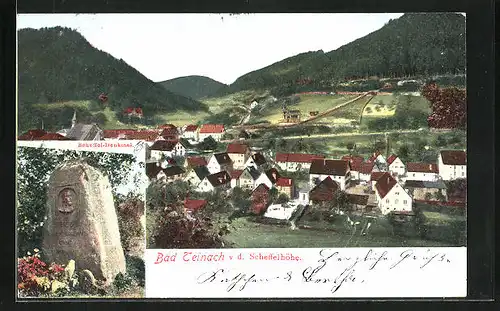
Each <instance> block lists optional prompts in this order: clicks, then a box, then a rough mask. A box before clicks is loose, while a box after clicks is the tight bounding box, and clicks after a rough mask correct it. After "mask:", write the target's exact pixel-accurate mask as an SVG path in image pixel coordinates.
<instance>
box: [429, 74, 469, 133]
mask: <svg viewBox="0 0 500 311" xmlns="http://www.w3.org/2000/svg"><path fill="white" fill-rule="evenodd" d="M422 96H424V97H425V98H426V99H427V100H428V101H429V102H430V106H431V109H432V113H431V115H430V116H429V117H428V119H427V120H428V124H429V127H433V128H465V127H466V124H467V103H466V93H465V90H461V89H458V88H456V87H451V88H444V89H440V88H439V87H438V86H437V85H436V84H435V83H432V82H431V83H428V84H426V85H425V86H424V87H423V88H422Z"/></svg>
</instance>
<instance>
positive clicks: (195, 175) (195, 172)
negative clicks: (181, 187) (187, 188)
mask: <svg viewBox="0 0 500 311" xmlns="http://www.w3.org/2000/svg"><path fill="white" fill-rule="evenodd" d="M208 175H210V172H209V171H208V169H207V167H206V166H197V167H194V168H191V169H190V170H189V171H188V174H187V176H186V177H185V178H184V181H185V182H187V183H188V184H190V185H192V186H198V185H199V184H200V183H201V181H202V180H203V179H204V178H205V177H207V176H208Z"/></svg>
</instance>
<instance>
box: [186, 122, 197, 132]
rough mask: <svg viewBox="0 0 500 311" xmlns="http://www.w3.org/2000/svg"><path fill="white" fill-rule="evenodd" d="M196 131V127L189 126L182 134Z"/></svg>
mask: <svg viewBox="0 0 500 311" xmlns="http://www.w3.org/2000/svg"><path fill="white" fill-rule="evenodd" d="M197 129H198V125H195V124H189V125H188V126H186V129H185V130H184V132H196V130H197Z"/></svg>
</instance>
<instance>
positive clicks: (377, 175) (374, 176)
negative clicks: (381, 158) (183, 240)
mask: <svg viewBox="0 0 500 311" xmlns="http://www.w3.org/2000/svg"><path fill="white" fill-rule="evenodd" d="M384 174H385V172H372V174H371V176H370V180H371V181H377V180H379V179H380V177H382V176H383V175H384Z"/></svg>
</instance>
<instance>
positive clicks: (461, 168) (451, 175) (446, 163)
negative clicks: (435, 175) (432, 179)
mask: <svg viewBox="0 0 500 311" xmlns="http://www.w3.org/2000/svg"><path fill="white" fill-rule="evenodd" d="M438 167H439V175H440V176H441V178H442V179H443V180H454V179H460V178H467V154H466V153H465V151H463V150H442V151H441V152H440V153H439V155H438Z"/></svg>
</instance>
